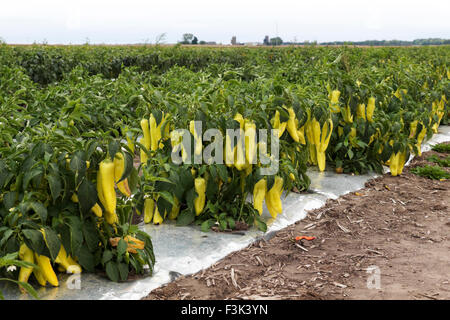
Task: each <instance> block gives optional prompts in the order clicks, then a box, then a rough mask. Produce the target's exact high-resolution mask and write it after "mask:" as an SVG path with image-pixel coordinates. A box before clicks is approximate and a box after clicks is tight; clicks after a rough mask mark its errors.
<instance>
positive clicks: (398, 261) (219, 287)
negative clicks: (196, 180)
mask: <svg viewBox="0 0 450 320" xmlns="http://www.w3.org/2000/svg"><path fill="white" fill-rule="evenodd" d="M429 154H430V153H425V154H424V155H423V156H422V157H420V158H416V159H414V161H413V163H412V164H411V166H410V167H407V168H405V172H404V174H403V175H402V176H400V177H391V176H390V174H387V175H384V176H382V177H379V178H377V179H374V180H372V181H369V182H368V183H367V184H366V187H365V188H364V189H361V190H359V191H358V192H354V193H351V194H347V195H345V196H343V197H340V198H339V199H337V200H330V201H328V202H327V204H326V205H325V206H324V207H322V208H320V209H317V210H314V211H312V212H310V213H309V214H308V217H307V218H306V219H304V220H302V221H300V222H298V223H296V224H294V225H292V226H290V227H288V228H286V229H283V230H281V231H279V232H278V233H277V234H276V236H275V237H273V238H272V239H270V240H269V241H259V242H257V243H254V244H252V245H250V246H249V247H247V248H246V249H244V250H241V251H238V252H235V253H232V254H230V255H229V256H227V257H226V258H224V259H223V260H221V261H219V262H218V263H217V264H215V265H213V266H212V267H210V268H208V269H206V270H204V271H202V272H200V273H197V274H194V275H191V276H186V277H180V278H178V279H177V280H176V281H174V282H172V283H170V284H168V285H166V286H164V287H162V288H158V289H155V290H154V291H152V292H151V293H150V294H149V295H148V296H147V297H146V298H145V299H264V298H266V299H450V237H449V235H450V190H449V189H450V188H449V187H450V181H449V180H446V181H432V180H429V179H426V178H421V177H418V176H416V175H413V174H412V173H410V172H409V169H410V168H411V167H414V166H416V165H417V164H419V163H420V164H423V163H424V162H426V160H425V158H426V157H427V156H428V155H429ZM300 235H308V236H315V237H316V239H315V240H312V241H306V240H304V241H303V242H302V243H300V242H296V241H293V239H294V238H295V237H296V236H300ZM299 246H301V247H302V248H300V247H299ZM371 266H375V268H372V269H370V270H372V271H370V273H368V271H367V268H368V267H371ZM378 271H379V280H380V281H379V285H380V287H379V289H377V284H378V282H377V274H378ZM368 279H369V281H368ZM368 282H369V285H370V287H371V289H369V288H368Z"/></svg>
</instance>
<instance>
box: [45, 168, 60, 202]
mask: <svg viewBox="0 0 450 320" xmlns="http://www.w3.org/2000/svg"><path fill="white" fill-rule="evenodd" d="M47 180H48V185H49V186H50V192H51V194H52V198H53V203H55V201H56V199H57V198H58V197H59V195H60V194H61V191H62V187H61V179H60V177H59V176H58V175H57V174H49V175H48V176H47Z"/></svg>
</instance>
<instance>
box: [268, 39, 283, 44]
mask: <svg viewBox="0 0 450 320" xmlns="http://www.w3.org/2000/svg"><path fill="white" fill-rule="evenodd" d="M282 43H283V39H281V38H280V37H275V38H270V44H271V45H272V46H279V45H281V44H282Z"/></svg>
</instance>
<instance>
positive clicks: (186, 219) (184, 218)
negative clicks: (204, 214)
mask: <svg viewBox="0 0 450 320" xmlns="http://www.w3.org/2000/svg"><path fill="white" fill-rule="evenodd" d="M194 220H195V213H194V211H193V210H192V209H186V210H183V211H182V212H181V213H180V214H179V215H178V218H177V226H187V225H189V224H191V223H192V222H194Z"/></svg>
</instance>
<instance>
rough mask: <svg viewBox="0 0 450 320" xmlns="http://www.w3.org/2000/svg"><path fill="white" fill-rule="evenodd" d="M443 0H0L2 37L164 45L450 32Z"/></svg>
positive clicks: (446, 34) (400, 36) (399, 36)
mask: <svg viewBox="0 0 450 320" xmlns="http://www.w3.org/2000/svg"><path fill="white" fill-rule="evenodd" d="M449 12H450V1H449V0H426V1H424V0H405V1H404V0H382V1H377V0H372V1H364V0H340V1H339V0H307V1H301V0H297V1H288V0H271V1H266V0H259V1H248V0H247V1H246V0H227V1H214V0H191V1H188V0H185V1H183V0H161V1H151V0H146V1H145V0H126V1H124V0H77V1H75V0H41V1H36V0H28V1H26V0H14V1H9V0H2V1H1V2H0V38H2V39H3V40H4V41H6V42H7V43H33V42H43V41H46V42H48V43H64V44H68V43H73V44H75V43H85V42H86V41H87V39H89V43H142V42H149V43H154V42H155V40H156V38H157V37H158V35H160V34H162V33H166V41H165V42H166V43H175V42H177V41H179V40H180V39H181V37H182V34H183V33H193V34H194V35H196V36H197V37H198V39H199V40H206V41H216V42H218V43H220V42H221V43H224V44H228V43H230V40H231V37H232V36H233V35H235V36H236V37H237V41H239V42H254V41H255V42H256V41H258V42H262V40H263V38H264V36H265V35H269V36H270V37H274V36H276V35H278V36H280V37H281V38H282V39H283V40H284V41H304V40H309V41H314V40H316V41H319V42H324V41H339V40H341V41H342V40H348V41H358V40H369V39H378V40H382V39H386V40H391V39H399V40H413V39H417V38H450V18H449Z"/></svg>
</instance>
